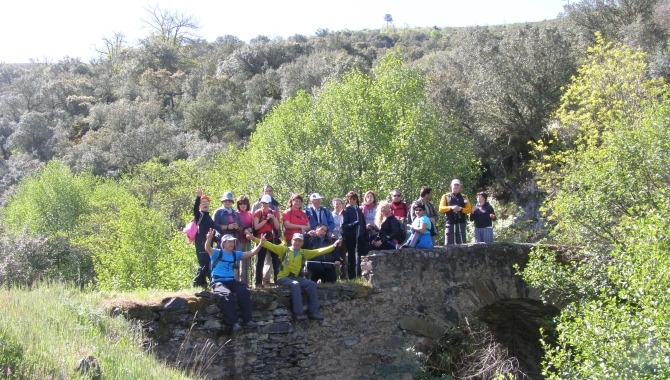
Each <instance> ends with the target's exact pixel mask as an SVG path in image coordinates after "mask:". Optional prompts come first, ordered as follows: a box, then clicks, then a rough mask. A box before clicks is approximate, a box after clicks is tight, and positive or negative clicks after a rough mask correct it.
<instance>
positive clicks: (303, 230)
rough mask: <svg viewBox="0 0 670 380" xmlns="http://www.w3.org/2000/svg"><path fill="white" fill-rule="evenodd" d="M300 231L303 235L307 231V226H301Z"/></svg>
mask: <svg viewBox="0 0 670 380" xmlns="http://www.w3.org/2000/svg"><path fill="white" fill-rule="evenodd" d="M300 231H301V232H303V233H305V232H307V231H309V226H302V227H300Z"/></svg>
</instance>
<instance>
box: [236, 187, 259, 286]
mask: <svg viewBox="0 0 670 380" xmlns="http://www.w3.org/2000/svg"><path fill="white" fill-rule="evenodd" d="M250 209H251V204H250V203H249V198H248V197H247V196H246V195H240V196H239V197H237V213H238V214H239V216H240V234H239V236H238V238H237V239H238V240H237V241H238V243H239V250H240V251H242V252H246V251H250V250H251V241H250V240H248V239H247V236H246V234H247V233H251V232H252V228H251V225H252V224H253V222H254V220H253V215H251V211H250ZM249 261H250V259H248V258H247V259H242V262H241V263H240V269H239V271H238V272H237V273H236V276H235V277H236V278H235V279H236V280H237V281H239V282H241V283H243V284H248V283H249V265H250V263H249Z"/></svg>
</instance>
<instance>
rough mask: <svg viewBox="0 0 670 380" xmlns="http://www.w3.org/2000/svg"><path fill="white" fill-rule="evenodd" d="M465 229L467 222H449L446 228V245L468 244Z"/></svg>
mask: <svg viewBox="0 0 670 380" xmlns="http://www.w3.org/2000/svg"><path fill="white" fill-rule="evenodd" d="M465 230H466V228H465V222H463V223H453V224H447V228H446V229H445V230H444V245H449V244H466V243H467V240H466V239H465Z"/></svg>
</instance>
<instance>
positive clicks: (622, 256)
mask: <svg viewBox="0 0 670 380" xmlns="http://www.w3.org/2000/svg"><path fill="white" fill-rule="evenodd" d="M645 71H646V64H645V56H644V54H643V53H642V52H640V51H639V50H635V49H631V48H628V47H625V46H621V45H613V44H609V43H605V42H604V40H602V38H600V37H598V44H597V45H595V46H594V47H592V48H591V49H589V57H588V59H587V61H586V62H585V64H584V65H583V66H582V67H580V69H579V75H578V76H577V77H575V78H574V79H573V81H572V83H571V85H570V86H568V88H567V89H566V91H565V94H564V96H563V98H562V104H561V107H560V108H559V110H558V112H557V114H556V116H557V117H558V121H559V123H558V124H557V126H556V133H555V134H553V135H552V136H553V137H552V138H553V140H552V141H551V142H550V143H549V144H547V145H543V144H540V146H539V147H538V148H537V151H536V154H537V155H538V157H540V158H538V160H537V161H536V166H535V171H536V173H538V175H539V176H540V177H541V179H542V182H541V183H542V184H543V185H544V186H545V187H544V189H545V190H547V191H548V192H549V198H548V200H547V202H546V204H545V212H546V215H547V216H548V219H549V221H550V222H551V224H550V225H551V227H552V228H551V231H550V236H551V238H552V240H553V241H555V242H557V243H562V244H575V243H576V242H578V243H579V244H580V245H581V247H579V248H578V252H577V253H576V254H575V255H573V256H569V257H567V259H568V261H567V262H566V261H563V262H561V261H558V260H557V259H556V257H555V256H553V255H548V254H547V253H546V252H543V251H541V250H538V251H537V252H536V253H535V254H534V255H531V259H530V261H529V263H528V266H527V267H526V269H525V270H524V278H525V279H526V280H527V281H528V282H529V283H530V284H531V286H537V287H538V288H540V289H543V291H544V292H545V294H551V295H552V296H553V300H555V301H560V302H564V303H566V304H567V306H566V307H565V308H564V310H563V311H562V313H561V316H560V318H559V319H558V325H557V328H556V333H557V337H556V339H557V344H556V345H551V344H549V343H547V344H546V345H545V349H546V358H545V363H544V365H545V371H546V373H545V374H546V375H547V377H548V378H551V379H559V378H630V379H633V378H635V379H638V378H659V379H661V378H667V377H668V376H670V372H669V371H668V368H669V367H668V366H667V358H668V357H669V356H670V348H669V347H670V336H668V334H667V331H668V327H670V318H668V315H670V314H668V311H669V310H670V297H669V295H668V292H667V284H668V281H670V278H669V277H668V273H670V260H669V257H670V255H668V252H670V246H669V245H668V241H670V240H668V238H669V236H668V232H667V231H669V230H670V228H669V227H670V225H669V222H668V220H667V218H666V215H667V214H668V213H669V212H670V207H669V206H668V204H669V203H668V202H667V199H666V198H667V194H668V191H669V190H670V176H669V175H668V173H670V166H669V164H668V162H670V144H668V142H667V136H668V134H669V133H670V102H669V101H668V97H667V95H668V87H667V86H666V85H665V84H664V83H663V82H662V81H655V80H649V79H647V78H646V77H645V75H644V73H645Z"/></svg>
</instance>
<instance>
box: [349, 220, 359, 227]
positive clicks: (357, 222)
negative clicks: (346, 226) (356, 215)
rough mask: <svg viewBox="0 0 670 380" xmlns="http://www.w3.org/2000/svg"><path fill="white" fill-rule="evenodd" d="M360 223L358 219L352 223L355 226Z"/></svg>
mask: <svg viewBox="0 0 670 380" xmlns="http://www.w3.org/2000/svg"><path fill="white" fill-rule="evenodd" d="M359 224H361V222H360V221H358V220H357V221H355V222H353V223H351V225H352V226H354V227H356V226H358V225H359Z"/></svg>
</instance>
